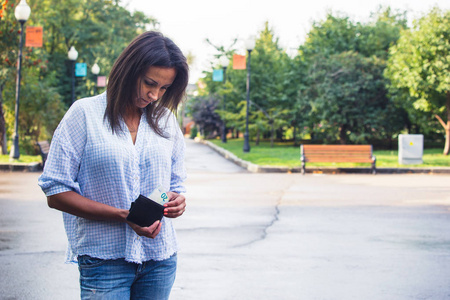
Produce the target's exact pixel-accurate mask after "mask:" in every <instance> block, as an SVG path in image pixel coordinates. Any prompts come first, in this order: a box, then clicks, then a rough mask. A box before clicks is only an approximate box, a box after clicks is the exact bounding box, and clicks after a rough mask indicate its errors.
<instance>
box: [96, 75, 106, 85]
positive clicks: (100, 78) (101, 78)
mask: <svg viewBox="0 0 450 300" xmlns="http://www.w3.org/2000/svg"><path fill="white" fill-rule="evenodd" d="M97 86H98V87H105V86H106V76H98V77H97Z"/></svg>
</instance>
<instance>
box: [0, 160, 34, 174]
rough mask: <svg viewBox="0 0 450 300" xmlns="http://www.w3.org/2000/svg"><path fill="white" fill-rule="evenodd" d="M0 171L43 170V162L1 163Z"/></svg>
mask: <svg viewBox="0 0 450 300" xmlns="http://www.w3.org/2000/svg"><path fill="white" fill-rule="evenodd" d="M0 171H9V172H19V171H22V172H39V171H42V165H41V163H38V162H35V163H10V164H5V163H0Z"/></svg>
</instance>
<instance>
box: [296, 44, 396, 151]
mask: <svg viewBox="0 0 450 300" xmlns="http://www.w3.org/2000/svg"><path fill="white" fill-rule="evenodd" d="M384 67H385V65H384V63H383V62H382V61H381V60H380V59H378V58H376V57H372V58H366V57H364V56H362V55H361V54H358V53H355V52H352V51H349V52H343V53H339V54H333V55H331V56H330V57H329V58H328V59H325V58H324V59H322V60H321V59H317V61H316V63H315V65H314V68H310V72H311V73H310V74H309V78H310V79H311V81H310V86H309V87H308V89H307V93H304V94H303V95H302V97H301V102H304V103H301V105H302V106H304V107H309V108H310V111H309V116H310V117H311V118H312V120H314V121H318V120H320V121H319V123H318V124H311V126H313V127H314V126H315V132H316V134H317V135H319V136H320V137H321V138H323V139H324V140H326V141H328V142H334V141H336V140H339V141H340V143H342V144H346V143H348V142H353V143H366V142H367V141H368V140H369V139H370V138H372V137H373V136H377V135H378V136H381V137H383V133H386V132H387V133H390V132H392V130H399V129H400V128H401V124H398V123H397V122H395V120H396V119H397V118H396V115H395V108H394V107H393V106H392V103H390V101H389V99H388V98H387V95H386V89H385V88H384V86H385V79H384V77H383V71H384ZM386 116H389V117H386Z"/></svg>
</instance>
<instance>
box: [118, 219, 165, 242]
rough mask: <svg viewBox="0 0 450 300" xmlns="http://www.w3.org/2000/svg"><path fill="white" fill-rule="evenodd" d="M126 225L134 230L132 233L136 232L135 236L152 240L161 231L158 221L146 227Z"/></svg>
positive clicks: (130, 223)
mask: <svg viewBox="0 0 450 300" xmlns="http://www.w3.org/2000/svg"><path fill="white" fill-rule="evenodd" d="M127 223H128V225H130V227H131V228H132V229H133V230H134V232H136V234H137V235H139V236H145V237H148V238H151V239H154V238H155V237H156V236H157V235H158V233H159V232H160V231H161V226H162V225H161V222H160V221H155V223H153V224H152V225H150V226H148V227H141V226H139V225H136V224H134V223H132V222H127Z"/></svg>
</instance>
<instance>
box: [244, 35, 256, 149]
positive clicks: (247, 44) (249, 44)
mask: <svg viewBox="0 0 450 300" xmlns="http://www.w3.org/2000/svg"><path fill="white" fill-rule="evenodd" d="M245 48H246V49H247V52H248V62H247V109H246V112H245V133H244V147H243V150H244V152H250V143H249V134H248V109H249V106H250V59H251V53H252V50H253V49H254V48H255V39H254V38H252V37H250V38H249V39H247V40H246V41H245Z"/></svg>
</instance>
